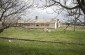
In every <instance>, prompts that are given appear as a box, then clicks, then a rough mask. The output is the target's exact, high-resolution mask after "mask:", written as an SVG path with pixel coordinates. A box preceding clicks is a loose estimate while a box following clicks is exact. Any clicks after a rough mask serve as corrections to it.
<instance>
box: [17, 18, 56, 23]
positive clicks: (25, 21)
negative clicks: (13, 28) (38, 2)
mask: <svg viewBox="0 0 85 55" xmlns="http://www.w3.org/2000/svg"><path fill="white" fill-rule="evenodd" d="M55 22H56V20H50V19H41V18H40V19H39V18H38V19H28V20H18V23H55Z"/></svg>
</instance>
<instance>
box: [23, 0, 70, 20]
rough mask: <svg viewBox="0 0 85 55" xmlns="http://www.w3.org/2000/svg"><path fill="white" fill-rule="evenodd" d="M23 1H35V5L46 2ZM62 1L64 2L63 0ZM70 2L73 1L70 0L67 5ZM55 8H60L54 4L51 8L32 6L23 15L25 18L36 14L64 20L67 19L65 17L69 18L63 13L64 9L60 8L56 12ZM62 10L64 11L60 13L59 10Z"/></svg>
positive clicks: (45, 17)
mask: <svg viewBox="0 0 85 55" xmlns="http://www.w3.org/2000/svg"><path fill="white" fill-rule="evenodd" d="M22 1H24V2H26V3H32V2H33V3H34V4H35V5H34V6H35V7H36V6H37V5H39V6H42V5H44V4H45V0H42V1H41V0H34V1H32V0H30V2H28V1H29V0H22ZM62 2H63V0H62ZM70 4H71V1H70V0H68V3H67V4H66V5H67V6H70ZM55 8H58V7H56V6H53V7H49V8H45V9H43V8H30V9H28V10H26V11H25V13H24V15H23V16H22V17H23V18H25V19H29V18H35V16H38V17H39V18H44V19H53V18H58V19H60V20H63V21H64V20H65V18H68V17H66V16H65V15H63V14H64V13H65V11H64V10H63V11H62V10H58V11H56V13H55V12H54V11H55ZM61 11H62V13H61V14H59V12H61Z"/></svg>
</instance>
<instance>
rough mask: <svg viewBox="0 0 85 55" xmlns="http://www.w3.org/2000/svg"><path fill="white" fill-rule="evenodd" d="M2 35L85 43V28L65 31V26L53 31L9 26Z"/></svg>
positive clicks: (0, 35) (0, 34)
mask: <svg viewBox="0 0 85 55" xmlns="http://www.w3.org/2000/svg"><path fill="white" fill-rule="evenodd" d="M0 37H11V38H21V39H32V40H41V41H60V42H72V43H83V44H85V30H79V29H77V31H75V32H74V31H73V30H69V29H68V30H67V31H66V33H64V32H63V28H62V27H61V28H59V29H56V30H52V32H44V31H43V29H37V30H36V29H25V28H16V29H15V28H13V27H11V28H8V29H5V30H4V32H2V33H0Z"/></svg>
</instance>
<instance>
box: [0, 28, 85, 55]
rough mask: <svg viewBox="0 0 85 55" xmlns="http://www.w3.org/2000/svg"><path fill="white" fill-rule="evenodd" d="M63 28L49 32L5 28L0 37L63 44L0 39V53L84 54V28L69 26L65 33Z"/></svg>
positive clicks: (19, 54) (33, 54) (26, 54)
mask: <svg viewBox="0 0 85 55" xmlns="http://www.w3.org/2000/svg"><path fill="white" fill-rule="evenodd" d="M63 29H64V28H63V27H60V28H58V29H56V30H52V31H51V32H44V31H43V29H37V30H36V29H25V28H14V27H11V28H8V29H5V30H4V31H3V32H2V33H0V37H9V38H19V39H32V40H40V41H52V42H63V44H62V43H50V42H35V41H21V40H12V41H11V42H9V41H8V40H3V39H0V55H85V29H76V31H75V32H74V31H73V29H72V28H71V27H70V28H68V29H67V31H66V32H65V33H64V32H63ZM68 43H75V44H68ZM77 44H84V45H77Z"/></svg>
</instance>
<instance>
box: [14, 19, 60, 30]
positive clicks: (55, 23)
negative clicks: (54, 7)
mask: <svg viewBox="0 0 85 55" xmlns="http://www.w3.org/2000/svg"><path fill="white" fill-rule="evenodd" d="M16 26H19V27H25V28H54V29H57V28H58V27H60V21H59V19H55V20H46V19H39V18H34V19H30V20H25V21H24V20H18V22H17V24H16Z"/></svg>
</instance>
